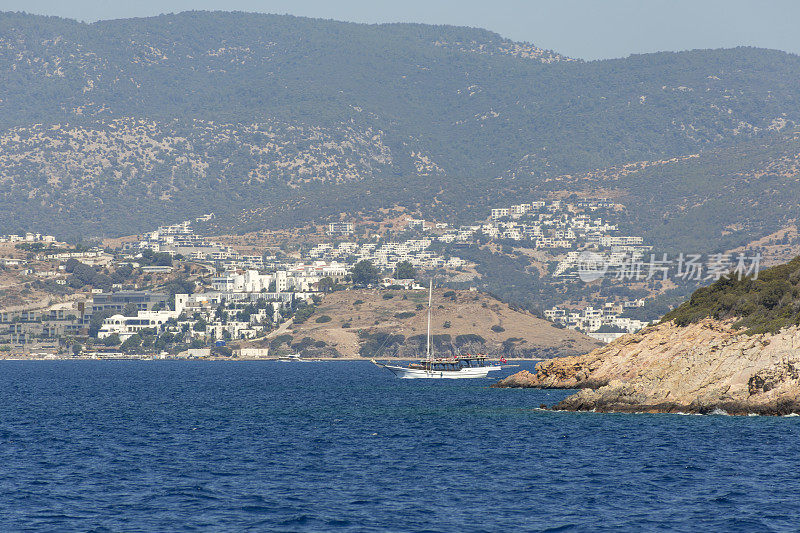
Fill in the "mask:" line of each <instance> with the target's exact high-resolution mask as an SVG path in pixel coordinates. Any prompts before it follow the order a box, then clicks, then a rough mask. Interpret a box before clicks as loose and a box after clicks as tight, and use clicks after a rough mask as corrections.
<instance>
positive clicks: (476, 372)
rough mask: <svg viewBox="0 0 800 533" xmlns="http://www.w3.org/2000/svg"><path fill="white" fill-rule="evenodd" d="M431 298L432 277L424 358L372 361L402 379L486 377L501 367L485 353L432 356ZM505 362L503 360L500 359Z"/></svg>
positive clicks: (429, 289) (430, 288)
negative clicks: (402, 362) (395, 362)
mask: <svg viewBox="0 0 800 533" xmlns="http://www.w3.org/2000/svg"><path fill="white" fill-rule="evenodd" d="M432 299H433V279H431V282H430V286H429V287H428V337H427V339H428V340H427V347H426V357H425V359H423V360H421V361H419V362H418V363H411V364H410V365H408V366H397V365H387V364H384V363H379V362H378V361H376V360H375V359H372V362H373V363H374V364H376V365H377V366H379V367H382V368H385V369H386V370H389V371H390V372H391V373H392V374H394V375H395V376H397V377H398V378H402V379H471V378H485V377H488V375H489V372H493V371H495V370H502V369H503V367H502V366H501V365H500V364H498V363H494V362H492V361H490V360H489V358H488V357H487V356H485V355H465V356H454V357H444V358H439V357H436V358H435V357H433V356H432V354H431V300H432ZM502 362H505V361H502Z"/></svg>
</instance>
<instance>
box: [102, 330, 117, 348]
mask: <svg viewBox="0 0 800 533" xmlns="http://www.w3.org/2000/svg"><path fill="white" fill-rule="evenodd" d="M121 342H122V340H120V338H119V335H117V334H116V333H112V334H111V335H109V336H108V337H106V338H105V339H103V340H102V343H103V344H105V345H106V346H119V345H120V343H121Z"/></svg>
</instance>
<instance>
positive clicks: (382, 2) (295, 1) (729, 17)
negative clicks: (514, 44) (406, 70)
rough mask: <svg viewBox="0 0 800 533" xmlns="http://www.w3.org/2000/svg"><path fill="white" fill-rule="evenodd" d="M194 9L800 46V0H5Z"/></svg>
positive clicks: (548, 40)
mask: <svg viewBox="0 0 800 533" xmlns="http://www.w3.org/2000/svg"><path fill="white" fill-rule="evenodd" d="M191 9H202V10H224V11H234V10H236V11H251V12H260V13H278V14H287V13H288V14H292V15H298V16H306V17H315V18H325V19H336V20H343V21H351V22H362V23H381V22H422V23H427V24H452V25H456V26H474V27H481V28H486V29H489V30H492V31H495V32H497V33H499V34H501V35H502V36H504V37H508V38H511V39H514V40H517V41H528V42H531V43H533V44H535V45H536V46H539V47H542V48H547V49H551V50H555V51H557V52H559V53H562V54H565V55H567V56H571V57H576V58H581V59H605V58H614V57H626V56H628V55H630V54H635V53H646V52H657V51H663V50H672V51H678V50H689V49H694V48H730V47H734V46H758V47H763V48H774V49H778V50H784V51H787V52H791V53H795V54H800V31H797V29H796V27H797V21H800V0H547V1H541V0H490V1H487V0H400V1H398V0H371V1H369V0H193V1H190V0H133V1H130V0H128V1H121V0H0V10H3V11H25V12H28V13H36V14H42V15H57V16H61V17H67V18H73V19H78V20H82V21H86V22H94V21H96V20H101V19H114V18H128V17H146V16H152V15H158V14H161V13H177V12H180V11H187V10H191Z"/></svg>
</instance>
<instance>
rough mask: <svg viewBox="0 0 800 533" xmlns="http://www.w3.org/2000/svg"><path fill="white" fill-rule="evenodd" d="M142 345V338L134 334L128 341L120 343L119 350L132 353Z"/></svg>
mask: <svg viewBox="0 0 800 533" xmlns="http://www.w3.org/2000/svg"><path fill="white" fill-rule="evenodd" d="M141 345H142V337H141V336H139V334H138V333H134V334H133V335H131V336H130V337H128V339H127V340H126V341H125V342H123V343H122V346H120V348H121V349H122V350H123V351H125V352H133V351H136V349H138V348H139V347H140V346H141Z"/></svg>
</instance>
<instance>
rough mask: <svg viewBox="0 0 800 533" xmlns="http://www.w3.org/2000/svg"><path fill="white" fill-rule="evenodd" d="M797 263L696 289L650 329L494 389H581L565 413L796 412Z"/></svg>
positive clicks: (799, 360)
mask: <svg viewBox="0 0 800 533" xmlns="http://www.w3.org/2000/svg"><path fill="white" fill-rule="evenodd" d="M799 283H800V260H798V259H795V260H793V261H791V262H790V263H787V264H785V265H780V266H779V267H775V268H773V269H769V270H766V271H764V272H763V275H762V277H761V278H760V279H759V280H752V279H744V280H742V281H734V280H721V281H720V282H717V283H715V284H713V285H712V286H710V287H706V288H704V289H700V290H699V291H697V292H695V294H693V295H692V297H691V299H690V301H689V302H687V303H685V304H683V305H682V306H680V307H678V308H677V309H676V310H675V311H673V312H671V313H669V314H668V315H666V316H665V317H664V320H663V321H662V322H661V323H660V324H658V325H655V326H650V327H648V328H646V329H644V330H642V331H641V332H639V333H637V334H633V335H626V336H623V337H621V338H619V339H617V340H616V341H615V342H613V343H611V344H609V345H606V346H603V347H601V348H598V349H596V350H593V351H591V352H589V353H587V354H585V355H578V356H571V357H560V358H556V359H551V360H549V361H544V362H542V363H540V364H538V365H537V367H536V371H535V373H530V372H526V371H523V372H518V373H517V374H514V375H512V376H510V377H508V378H506V379H504V380H502V381H500V382H499V383H496V384H495V385H493V386H495V387H523V388H526V387H534V388H561V389H581V390H579V391H578V392H577V393H576V394H573V395H571V396H569V397H567V398H566V399H564V400H563V401H561V402H559V403H558V404H556V405H555V406H554V407H553V408H554V409H559V410H571V411H601V412H666V413H678V412H681V413H711V412H714V411H716V410H721V411H725V412H726V413H729V414H765V415H786V414H791V413H798V414H800V328H798V323H800V305H798V300H800V292H799V291H798V284H799Z"/></svg>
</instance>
